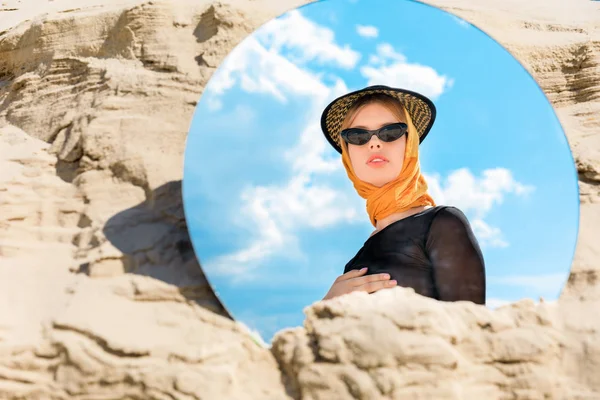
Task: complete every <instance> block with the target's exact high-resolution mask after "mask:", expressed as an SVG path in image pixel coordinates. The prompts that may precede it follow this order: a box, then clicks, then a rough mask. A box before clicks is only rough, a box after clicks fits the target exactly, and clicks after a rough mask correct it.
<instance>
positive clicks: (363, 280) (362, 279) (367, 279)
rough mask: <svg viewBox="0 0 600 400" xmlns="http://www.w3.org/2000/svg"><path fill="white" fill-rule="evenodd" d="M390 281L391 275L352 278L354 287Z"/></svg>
mask: <svg viewBox="0 0 600 400" xmlns="http://www.w3.org/2000/svg"><path fill="white" fill-rule="evenodd" d="M388 279H390V274H373V275H367V276H359V277H356V278H352V282H351V283H352V286H360V285H364V284H365V283H369V282H377V281H387V280H388Z"/></svg>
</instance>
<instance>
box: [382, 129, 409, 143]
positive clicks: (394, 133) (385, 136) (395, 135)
mask: <svg viewBox="0 0 600 400" xmlns="http://www.w3.org/2000/svg"><path fill="white" fill-rule="evenodd" d="M404 133H406V129H405V128H403V127H390V128H388V129H382V130H381V132H379V135H378V136H379V139H381V140H382V141H384V142H393V141H394V140H398V139H400V138H401V137H402V135H404Z"/></svg>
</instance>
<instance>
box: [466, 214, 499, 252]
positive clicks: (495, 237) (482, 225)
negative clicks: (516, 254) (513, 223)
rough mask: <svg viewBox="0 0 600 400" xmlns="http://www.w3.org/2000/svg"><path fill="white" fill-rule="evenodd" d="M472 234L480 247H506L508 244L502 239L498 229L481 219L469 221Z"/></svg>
mask: <svg viewBox="0 0 600 400" xmlns="http://www.w3.org/2000/svg"><path fill="white" fill-rule="evenodd" d="M470 223H471V227H472V228H473V233H474V234H475V236H476V237H477V240H478V241H479V244H480V245H481V246H482V247H501V248H502V247H508V242H506V240H504V239H503V238H502V232H501V231H500V229H499V228H494V227H492V226H489V225H488V224H487V223H486V222H485V221H483V220H482V219H474V220H472V221H470Z"/></svg>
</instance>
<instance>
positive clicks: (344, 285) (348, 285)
mask: <svg viewBox="0 0 600 400" xmlns="http://www.w3.org/2000/svg"><path fill="white" fill-rule="evenodd" d="M365 272H367V268H363V269H360V270H358V269H353V270H352V271H348V272H346V273H345V274H344V275H340V276H338V277H337V279H336V280H335V281H334V282H333V285H331V288H330V289H329V292H327V294H326V295H325V297H323V300H329V299H333V298H334V297H338V296H341V295H343V294H347V293H351V292H357V291H363V292H367V293H373V292H376V291H378V290H381V289H386V288H391V287H394V286H396V281H390V276H389V275H388V274H375V275H367V276H363V275H364V274H365Z"/></svg>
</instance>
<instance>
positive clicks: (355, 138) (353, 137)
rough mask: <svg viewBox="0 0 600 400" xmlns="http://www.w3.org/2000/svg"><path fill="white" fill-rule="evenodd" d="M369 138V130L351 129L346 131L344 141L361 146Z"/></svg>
mask: <svg viewBox="0 0 600 400" xmlns="http://www.w3.org/2000/svg"><path fill="white" fill-rule="evenodd" d="M369 139H370V135H369V132H366V131H362V130H358V129H357V130H351V131H348V132H347V133H346V141H347V142H348V143H350V144H354V145H358V146H362V145H363V144H365V143H367V142H368V141H369Z"/></svg>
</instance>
